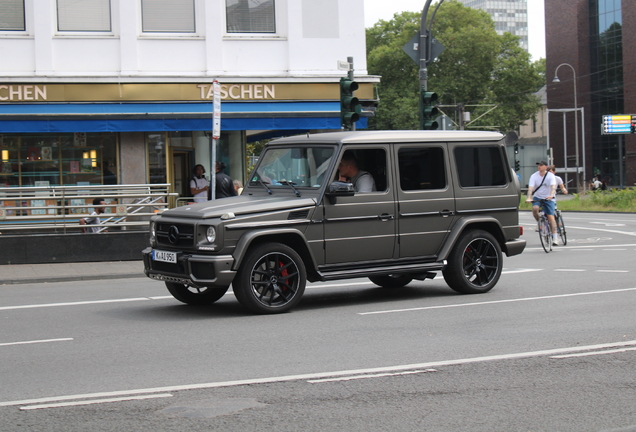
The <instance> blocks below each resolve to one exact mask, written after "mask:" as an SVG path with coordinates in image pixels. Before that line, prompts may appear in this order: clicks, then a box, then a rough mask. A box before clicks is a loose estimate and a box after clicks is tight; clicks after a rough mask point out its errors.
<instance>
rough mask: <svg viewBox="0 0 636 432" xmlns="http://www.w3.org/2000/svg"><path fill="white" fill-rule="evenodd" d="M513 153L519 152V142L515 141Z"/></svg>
mask: <svg viewBox="0 0 636 432" xmlns="http://www.w3.org/2000/svg"><path fill="white" fill-rule="evenodd" d="M515 154H519V143H515Z"/></svg>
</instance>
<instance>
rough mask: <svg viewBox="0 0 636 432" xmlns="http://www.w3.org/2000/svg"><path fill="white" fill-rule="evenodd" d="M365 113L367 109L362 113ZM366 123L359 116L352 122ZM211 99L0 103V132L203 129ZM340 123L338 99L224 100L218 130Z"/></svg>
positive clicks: (332, 126) (306, 127) (320, 126)
mask: <svg viewBox="0 0 636 432" xmlns="http://www.w3.org/2000/svg"><path fill="white" fill-rule="evenodd" d="M368 115H370V113H368ZM356 126H357V127H360V128H366V127H367V118H366V117H365V116H364V113H363V117H362V118H361V119H360V121H358V122H357V123H356ZM211 129H212V103H210V102H190V103H43V104H0V133H64V132H148V131H185V130H191V131H195V130H196V131H201V130H203V131H207V130H211ZM314 129H340V103H339V102H224V103H222V104H221V130H224V131H231V130H314Z"/></svg>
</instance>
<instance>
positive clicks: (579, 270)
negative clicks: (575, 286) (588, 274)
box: [553, 269, 587, 272]
mask: <svg viewBox="0 0 636 432" xmlns="http://www.w3.org/2000/svg"><path fill="white" fill-rule="evenodd" d="M553 271H557V272H584V271H587V270H585V269H554V270H553Z"/></svg>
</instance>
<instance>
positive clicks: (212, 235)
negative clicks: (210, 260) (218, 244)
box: [205, 226, 216, 243]
mask: <svg viewBox="0 0 636 432" xmlns="http://www.w3.org/2000/svg"><path fill="white" fill-rule="evenodd" d="M205 238H206V240H207V241H208V243H214V240H216V229H214V227H213V226H210V227H208V229H207V231H206V232H205Z"/></svg>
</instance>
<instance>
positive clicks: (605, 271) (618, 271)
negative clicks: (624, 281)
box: [596, 270, 629, 273]
mask: <svg viewBox="0 0 636 432" xmlns="http://www.w3.org/2000/svg"><path fill="white" fill-rule="evenodd" d="M596 271H597V272H599V273H629V270H596Z"/></svg>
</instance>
